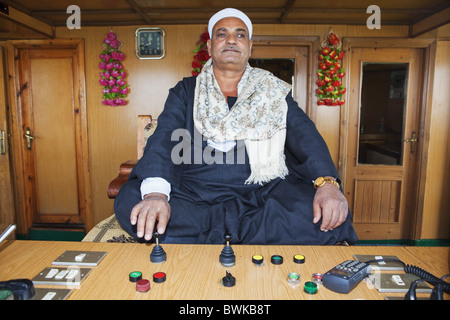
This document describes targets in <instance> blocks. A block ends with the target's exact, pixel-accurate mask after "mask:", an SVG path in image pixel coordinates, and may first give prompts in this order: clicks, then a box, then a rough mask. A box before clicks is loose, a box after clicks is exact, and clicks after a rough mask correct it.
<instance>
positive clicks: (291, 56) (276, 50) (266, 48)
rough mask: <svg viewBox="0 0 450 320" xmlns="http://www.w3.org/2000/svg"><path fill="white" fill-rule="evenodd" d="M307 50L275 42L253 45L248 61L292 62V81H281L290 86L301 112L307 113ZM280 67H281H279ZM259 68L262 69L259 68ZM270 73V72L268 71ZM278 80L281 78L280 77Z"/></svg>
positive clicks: (298, 46)
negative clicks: (271, 60) (272, 60)
mask: <svg viewBox="0 0 450 320" xmlns="http://www.w3.org/2000/svg"><path fill="white" fill-rule="evenodd" d="M308 51H309V48H308V47H307V46H302V45H299V44H297V45H295V44H292V43H291V44H290V45H283V44H278V45H277V43H276V42H275V43H274V44H270V45H268V44H261V43H255V44H254V45H253V50H252V54H251V57H250V59H267V60H270V59H277V60H280V61H282V60H286V61H289V60H290V61H292V64H293V79H283V80H285V81H286V82H288V83H290V84H291V85H292V94H293V98H294V100H295V101H297V102H298V104H299V106H300V108H302V109H303V111H305V112H306V111H307V109H308V108H307V105H308V95H307V92H308V89H307V84H308V81H307V80H308V65H309V63H308V62H309V60H308V59H309V52H308ZM281 67H282V66H281ZM261 68H264V67H263V66H261ZM269 71H270V70H269ZM280 78H283V77H282V76H281V77H280Z"/></svg>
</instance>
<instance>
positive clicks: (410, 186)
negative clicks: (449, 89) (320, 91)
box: [344, 48, 423, 240]
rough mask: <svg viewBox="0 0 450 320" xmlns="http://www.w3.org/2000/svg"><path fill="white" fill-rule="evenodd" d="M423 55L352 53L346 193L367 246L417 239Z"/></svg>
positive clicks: (394, 50)
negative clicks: (374, 241)
mask: <svg viewBox="0 0 450 320" xmlns="http://www.w3.org/2000/svg"><path fill="white" fill-rule="evenodd" d="M422 60H423V58H422V51H421V49H408V48H405V49H403V48H401V49H400V48H352V52H351V61H350V65H349V69H350V72H349V77H350V88H351V90H350V91H351V92H349V97H348V98H349V101H348V108H349V110H348V112H349V113H348V121H349V123H348V128H349V129H348V139H349V140H348V150H347V154H346V167H345V185H344V188H345V193H346V196H347V199H348V201H349V205H350V209H351V211H352V214H353V223H354V226H355V229H356V231H357V234H358V237H359V239H361V240H368V239H412V238H413V237H414V229H415V219H416V215H415V208H416V202H417V185H418V181H417V179H418V170H417V165H418V163H417V158H418V157H417V155H418V148H419V147H420V143H421V139H420V132H419V127H420V126H419V124H420V123H419V121H420V119H419V116H420V106H421V89H422V82H423V73H422V72H421V71H422V69H423V65H422Z"/></svg>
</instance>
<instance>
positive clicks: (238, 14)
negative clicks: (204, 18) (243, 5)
mask: <svg viewBox="0 0 450 320" xmlns="http://www.w3.org/2000/svg"><path fill="white" fill-rule="evenodd" d="M230 17H233V18H238V19H241V20H242V22H244V23H245V25H246V26H247V29H248V38H249V39H251V38H252V32H253V26H252V22H251V21H250V18H249V17H247V15H246V14H245V13H243V12H242V11H240V10H237V9H233V8H226V9H223V10H220V11H219V12H217V13H216V14H214V15H213V16H212V17H211V19H209V23H208V32H209V37H210V38H212V31H213V28H214V26H215V24H216V23H217V22H218V21H219V20H222V19H224V18H230Z"/></svg>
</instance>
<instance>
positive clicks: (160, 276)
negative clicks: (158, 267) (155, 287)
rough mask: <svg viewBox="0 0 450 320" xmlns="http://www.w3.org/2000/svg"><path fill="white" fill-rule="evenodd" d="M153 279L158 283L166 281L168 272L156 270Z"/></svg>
mask: <svg viewBox="0 0 450 320" xmlns="http://www.w3.org/2000/svg"><path fill="white" fill-rule="evenodd" d="M153 281H154V282H156V283H161V282H164V281H166V274H165V273H164V272H156V273H154V274H153Z"/></svg>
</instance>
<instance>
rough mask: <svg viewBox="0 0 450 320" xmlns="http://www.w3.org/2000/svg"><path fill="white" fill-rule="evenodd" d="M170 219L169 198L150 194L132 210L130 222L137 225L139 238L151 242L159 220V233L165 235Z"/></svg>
mask: <svg viewBox="0 0 450 320" xmlns="http://www.w3.org/2000/svg"><path fill="white" fill-rule="evenodd" d="M169 219H170V205H169V202H168V201H167V196H166V195H165V194H162V193H156V192H155V193H148V194H146V195H145V196H144V199H143V200H142V201H141V202H139V203H138V204H137V205H135V206H134V208H133V210H131V215H130V221H131V224H132V225H135V224H136V223H137V236H138V237H139V238H142V237H143V236H144V238H145V240H150V239H151V238H152V235H153V229H154V227H155V222H156V220H158V226H157V231H158V233H159V234H163V233H164V232H165V231H166V227H167V223H168V222H169Z"/></svg>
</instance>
